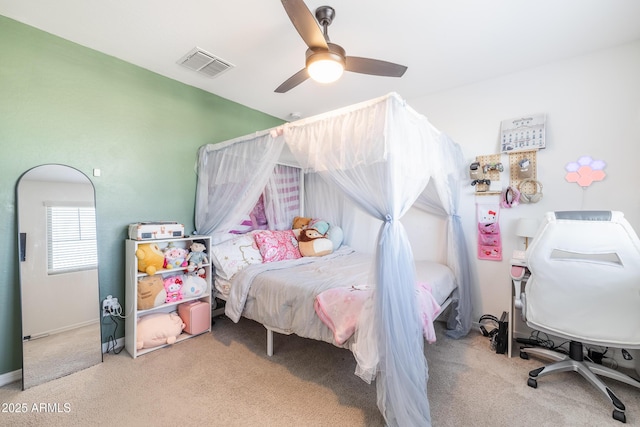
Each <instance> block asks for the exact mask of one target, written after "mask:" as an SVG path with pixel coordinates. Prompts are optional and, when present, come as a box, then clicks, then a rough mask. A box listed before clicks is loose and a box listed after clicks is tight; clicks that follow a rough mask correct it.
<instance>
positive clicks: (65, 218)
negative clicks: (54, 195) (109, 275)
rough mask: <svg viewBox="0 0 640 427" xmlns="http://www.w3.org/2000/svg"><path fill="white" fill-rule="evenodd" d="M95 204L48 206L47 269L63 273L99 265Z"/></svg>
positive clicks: (52, 272) (55, 272)
mask: <svg viewBox="0 0 640 427" xmlns="http://www.w3.org/2000/svg"><path fill="white" fill-rule="evenodd" d="M95 218H96V215H95V208H94V207H93V206H91V207H83V206H57V205H53V206H52V205H49V206H47V271H48V273H49V274H60V273H66V272H69V271H77V270H88V269H92V268H96V267H97V265H98V250H97V241H96V220H95Z"/></svg>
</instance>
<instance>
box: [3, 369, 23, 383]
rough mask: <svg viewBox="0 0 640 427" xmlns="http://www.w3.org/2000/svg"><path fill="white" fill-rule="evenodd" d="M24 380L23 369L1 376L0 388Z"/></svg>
mask: <svg viewBox="0 0 640 427" xmlns="http://www.w3.org/2000/svg"><path fill="white" fill-rule="evenodd" d="M20 380H22V369H18V370H17V371H13V372H7V373H6V374H2V375H0V387H3V386H5V385H7V384H11V383H13V382H16V381H20Z"/></svg>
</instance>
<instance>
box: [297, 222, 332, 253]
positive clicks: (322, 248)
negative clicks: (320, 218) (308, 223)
mask: <svg viewBox="0 0 640 427" xmlns="http://www.w3.org/2000/svg"><path fill="white" fill-rule="evenodd" d="M298 248H299V249H300V253H301V254H302V256H323V255H328V254H330V253H331V252H333V242H332V241H331V240H329V239H327V238H326V237H325V236H324V234H321V233H320V232H319V231H318V230H316V229H315V228H305V229H303V230H301V231H300V234H299V235H298Z"/></svg>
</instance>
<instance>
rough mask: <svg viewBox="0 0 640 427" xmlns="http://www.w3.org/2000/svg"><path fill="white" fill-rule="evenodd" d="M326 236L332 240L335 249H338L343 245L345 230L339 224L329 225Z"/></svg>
mask: <svg viewBox="0 0 640 427" xmlns="http://www.w3.org/2000/svg"><path fill="white" fill-rule="evenodd" d="M325 237H326V238H327V239H329V240H331V243H333V250H334V251H336V250H338V248H339V247H340V246H341V245H342V241H343V240H344V232H343V231H342V228H340V227H339V226H337V225H331V226H329V229H328V230H327V233H326V234H325Z"/></svg>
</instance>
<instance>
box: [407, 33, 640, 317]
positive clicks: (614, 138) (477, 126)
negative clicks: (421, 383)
mask: <svg viewBox="0 0 640 427" xmlns="http://www.w3.org/2000/svg"><path fill="white" fill-rule="evenodd" d="M425 78H428V76H425ZM401 95H403V96H404V97H406V98H407V99H408V102H409V104H410V105H411V106H412V107H413V108H414V109H415V110H417V111H418V112H420V113H422V114H424V115H426V116H427V117H428V118H429V120H430V121H431V123H433V125H434V126H436V127H437V128H438V129H440V130H441V131H443V132H445V133H447V134H449V135H450V136H451V137H452V138H453V139H454V140H455V141H456V142H458V143H459V144H460V145H461V147H462V149H463V152H464V153H465V156H466V158H467V159H468V162H469V163H471V162H472V161H474V160H475V157H476V156H478V155H486V154H495V153H499V152H500V151H499V149H500V148H499V133H500V122H501V121H502V120H504V119H510V118H515V117H520V116H525V115H531V114H539V113H544V114H546V116H547V129H546V148H545V149H544V150H541V151H540V152H539V153H538V157H537V161H538V169H537V173H538V180H540V181H541V182H542V184H543V185H544V197H543V198H542V200H541V201H540V202H539V203H537V204H533V205H520V206H518V207H516V208H513V209H502V211H501V216H500V226H501V230H502V243H503V252H504V257H503V261H481V260H478V259H477V257H476V247H477V245H476V232H475V230H476V227H475V226H476V222H475V202H476V197H475V195H474V193H473V187H471V185H467V186H465V188H464V190H463V192H462V198H461V201H460V203H461V205H460V208H461V209H460V213H461V215H462V218H463V224H464V228H465V232H466V233H467V240H468V245H469V251H470V253H471V259H472V260H473V262H474V265H473V268H474V273H475V274H477V277H478V280H477V283H476V286H475V287H474V295H473V299H474V310H473V313H474V314H473V316H474V320H476V321H477V319H478V318H479V317H480V316H481V315H482V314H484V313H491V314H495V315H499V314H501V313H502V311H503V310H509V306H510V296H511V292H510V286H511V283H510V279H509V268H510V264H509V259H510V255H511V253H512V251H513V249H514V248H516V245H517V246H518V249H522V248H523V241H522V239H520V238H517V237H516V236H515V234H514V233H515V223H516V220H517V219H518V218H520V217H526V218H541V217H542V215H543V214H544V213H545V212H547V211H554V210H576V209H610V210H620V211H622V212H624V213H625V216H626V217H627V219H628V220H629V222H630V223H631V224H632V226H633V227H634V228H635V230H636V231H637V232H639V233H640V195H638V190H637V186H638V185H639V184H640V41H636V42H634V43H631V44H627V45H623V46H619V47H617V48H613V49H607V50H604V51H599V52H595V53H592V54H589V55H585V56H581V57H576V58H572V59H569V60H565V61H561V62H556V63H552V64H548V65H545V66H542V67H538V68H535V69H529V70H526V71H522V72H519V73H516V74H509V75H505V76H503V77H501V78H498V79H494V80H489V81H484V82H480V83H477V84H473V85H469V86H465V87H459V88H456V89H452V90H447V91H444V92H440V93H436V94H432V95H429V96H425V97H420V98H411V97H409V96H407V95H408V94H401ZM583 155H590V156H591V157H593V158H594V159H598V160H604V161H605V162H606V164H607V166H606V168H605V172H606V174H607V176H606V178H605V179H604V181H602V182H596V183H594V184H593V185H592V186H591V187H588V188H587V189H586V190H583V189H582V188H581V187H580V186H579V185H578V184H575V183H568V182H567V181H566V180H565V179H564V177H565V173H566V171H565V165H566V164H567V163H569V162H574V161H576V160H578V158H579V157H581V156H583ZM502 162H503V164H505V167H506V166H507V165H508V157H507V156H506V155H503V156H502ZM501 175H502V181H503V187H506V185H508V177H509V175H508V169H507V168H505V172H504V173H502V174H501Z"/></svg>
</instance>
